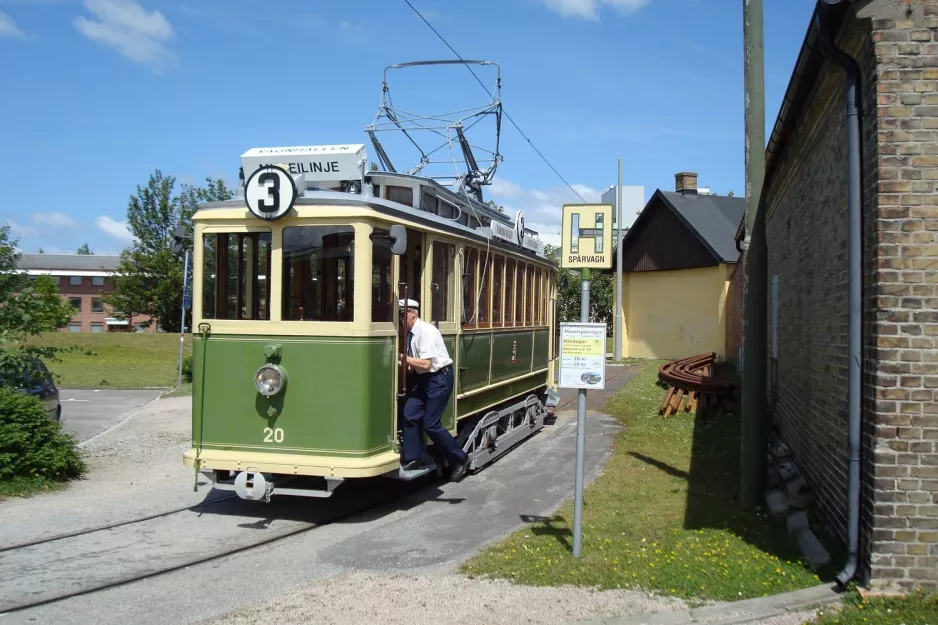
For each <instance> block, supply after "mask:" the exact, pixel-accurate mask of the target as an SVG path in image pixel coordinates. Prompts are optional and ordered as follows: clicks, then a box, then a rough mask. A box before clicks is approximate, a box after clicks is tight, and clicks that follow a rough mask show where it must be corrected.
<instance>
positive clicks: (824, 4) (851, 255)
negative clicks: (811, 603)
mask: <svg viewBox="0 0 938 625" xmlns="http://www.w3.org/2000/svg"><path fill="white" fill-rule="evenodd" d="M843 2H844V0H821V4H820V7H821V10H820V11H818V12H817V13H816V14H815V23H816V24H817V26H818V32H819V36H818V43H819V45H820V48H821V52H822V53H823V54H824V56H825V57H826V58H828V59H830V60H831V61H832V62H833V63H835V64H837V65H839V66H840V67H842V68H843V69H844V71H845V72H846V82H847V92H846V100H847V102H846V104H847V120H846V121H847V246H848V248H847V249H848V256H847V265H848V273H847V276H848V303H849V309H850V317H849V319H850V323H849V328H850V330H849V356H850V365H849V369H848V376H847V381H848V382H847V389H848V395H847V433H848V444H849V453H850V456H849V461H850V462H849V465H848V467H847V562H846V564H845V565H844V569H843V571H841V572H840V573H839V574H838V575H837V582H838V583H839V584H840V585H841V587H844V586H846V585H847V583H848V582H849V581H850V580H851V579H853V577H854V576H855V575H856V573H857V554H858V551H859V543H860V531H859V528H860V400H861V395H860V392H861V391H860V371H861V370H860V365H861V361H860V359H861V358H862V352H861V349H862V343H861V341H862V335H861V329H862V326H861V317H860V315H861V311H862V304H861V299H860V298H861V296H862V289H863V282H862V280H863V278H862V274H861V268H862V259H861V244H860V243H861V229H860V228H861V219H862V212H861V208H860V205H861V197H860V193H861V188H862V187H861V182H860V155H861V152H860V108H861V107H860V105H861V101H860V97H861V96H860V67H859V65H857V62H856V61H855V60H854V59H852V58H851V57H850V56H848V55H847V54H846V53H845V52H843V51H842V50H839V49H837V47H835V46H834V35H835V33H833V32H831V31H830V29H829V28H828V26H827V24H826V23H825V20H824V19H822V14H823V13H825V12H826V11H827V10H828V9H829V8H830V7H831V6H834V5H838V4H841V3H843Z"/></svg>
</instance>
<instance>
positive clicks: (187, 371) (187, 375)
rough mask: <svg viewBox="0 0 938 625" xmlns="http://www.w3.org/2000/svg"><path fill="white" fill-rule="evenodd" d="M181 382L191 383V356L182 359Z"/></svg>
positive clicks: (187, 355)
mask: <svg viewBox="0 0 938 625" xmlns="http://www.w3.org/2000/svg"><path fill="white" fill-rule="evenodd" d="M182 381H183V382H189V383H190V384H191V383H192V354H186V355H185V356H183V357H182Z"/></svg>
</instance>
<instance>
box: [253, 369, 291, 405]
mask: <svg viewBox="0 0 938 625" xmlns="http://www.w3.org/2000/svg"><path fill="white" fill-rule="evenodd" d="M286 381H287V375H286V372H284V370H283V369H281V368H280V367H279V366H277V365H272V364H266V365H264V366H263V367H261V368H260V369H258V370H257V373H255V374H254V388H256V389H257V392H258V393H260V394H261V395H264V396H266V397H270V396H272V395H276V394H277V393H279V392H280V391H281V390H282V389H283V386H284V384H286Z"/></svg>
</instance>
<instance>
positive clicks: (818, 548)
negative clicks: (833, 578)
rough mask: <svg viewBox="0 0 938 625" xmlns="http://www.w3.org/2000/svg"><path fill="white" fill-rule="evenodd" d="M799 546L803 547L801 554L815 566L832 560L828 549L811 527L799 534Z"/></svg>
mask: <svg viewBox="0 0 938 625" xmlns="http://www.w3.org/2000/svg"><path fill="white" fill-rule="evenodd" d="M798 547H799V548H801V554H802V555H803V556H804V557H805V559H806V560H807V561H808V562H809V563H810V564H811V566H812V567H813V568H817V567H819V566H821V565H824V564H827V563H828V562H830V559H831V556H830V554H829V553H827V549H825V548H824V545H822V544H821V541H819V540H818V539H817V536H815V535H814V532H812V531H811V530H810V529H805V530H803V531H802V532H801V533H799V534H798Z"/></svg>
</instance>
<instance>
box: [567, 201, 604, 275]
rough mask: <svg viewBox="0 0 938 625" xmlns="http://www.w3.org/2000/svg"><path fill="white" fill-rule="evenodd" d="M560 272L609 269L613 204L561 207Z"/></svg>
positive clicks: (568, 205)
mask: <svg viewBox="0 0 938 625" xmlns="http://www.w3.org/2000/svg"><path fill="white" fill-rule="evenodd" d="M560 240H561V243H560V251H561V254H560V267H561V269H609V268H610V267H612V252H613V250H612V204H564V205H563V229H562V231H561V239H560Z"/></svg>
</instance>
